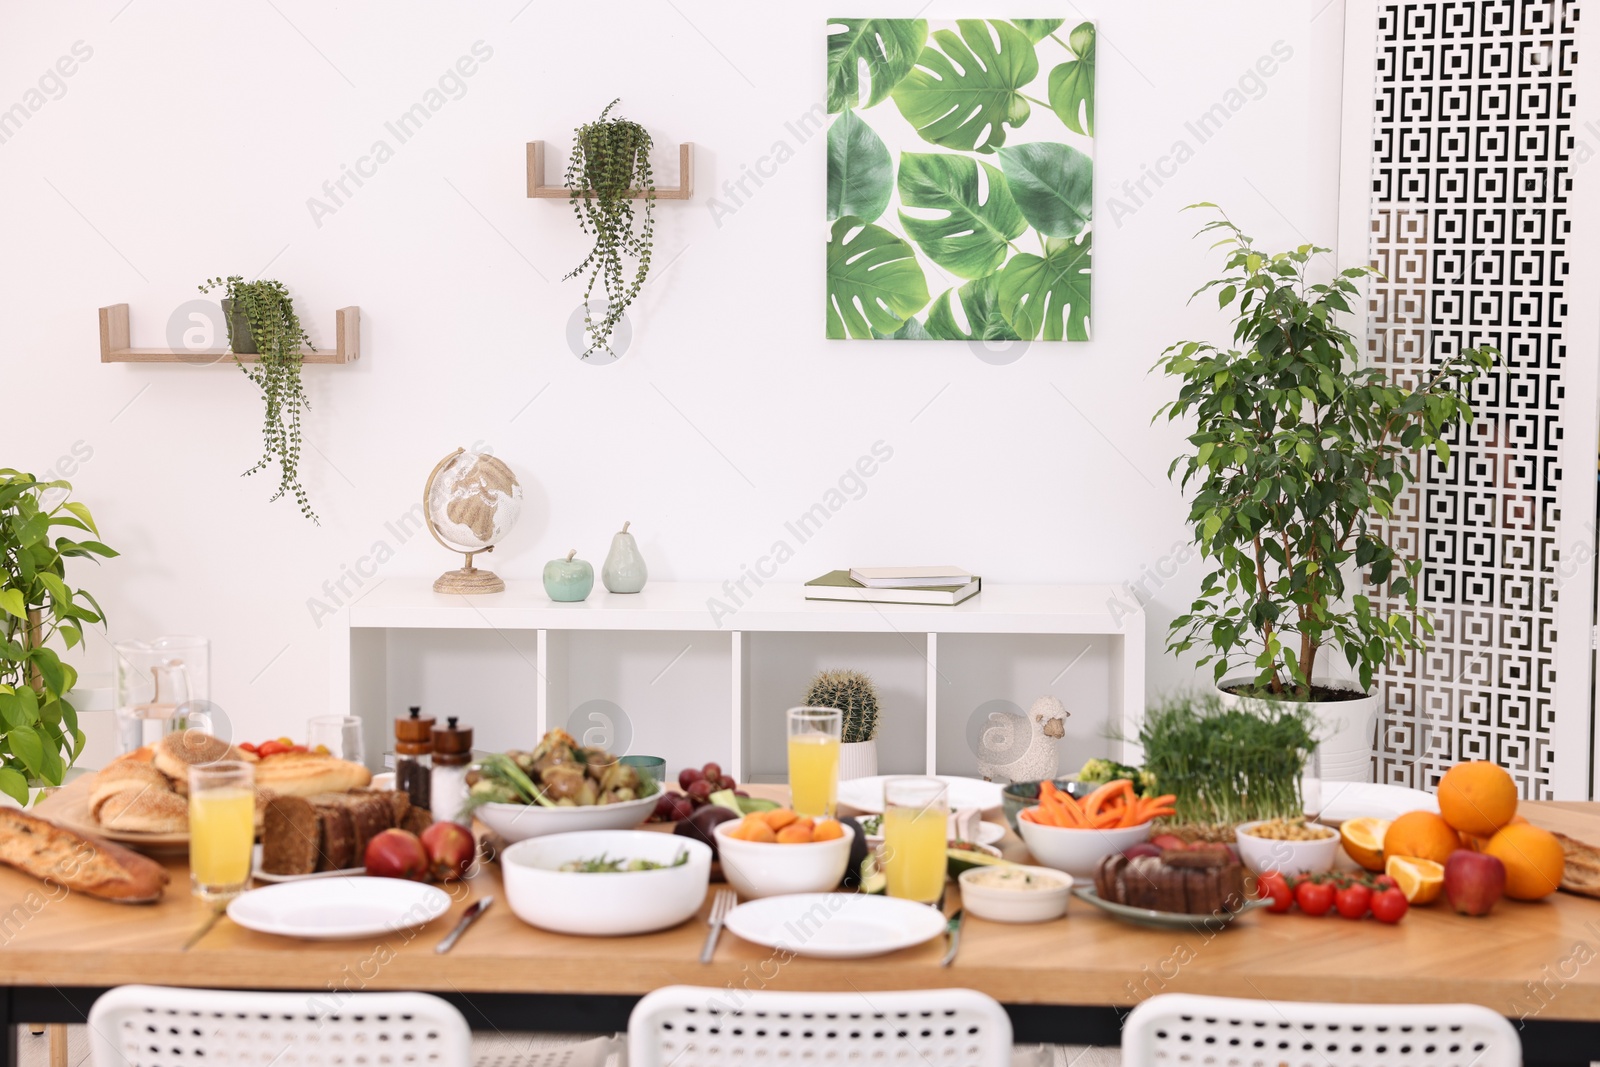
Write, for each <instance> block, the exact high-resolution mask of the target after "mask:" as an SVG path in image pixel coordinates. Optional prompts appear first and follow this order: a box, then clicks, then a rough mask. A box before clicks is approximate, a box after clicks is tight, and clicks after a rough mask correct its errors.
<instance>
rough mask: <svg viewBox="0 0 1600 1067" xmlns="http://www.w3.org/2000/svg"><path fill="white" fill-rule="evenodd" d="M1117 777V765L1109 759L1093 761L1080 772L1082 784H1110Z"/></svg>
mask: <svg viewBox="0 0 1600 1067" xmlns="http://www.w3.org/2000/svg"><path fill="white" fill-rule="evenodd" d="M1116 776H1117V765H1116V764H1115V763H1112V762H1111V761H1110V760H1108V759H1099V758H1096V759H1092V760H1089V761H1088V762H1087V763H1085V764H1084V765H1083V769H1082V770H1080V771H1079V772H1078V781H1080V782H1109V781H1111V780H1112V779H1114V778H1116Z"/></svg>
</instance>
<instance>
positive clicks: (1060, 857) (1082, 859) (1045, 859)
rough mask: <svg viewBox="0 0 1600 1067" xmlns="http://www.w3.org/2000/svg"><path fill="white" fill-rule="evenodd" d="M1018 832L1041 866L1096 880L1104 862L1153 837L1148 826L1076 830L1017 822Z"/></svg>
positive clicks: (1030, 809) (1028, 809) (1141, 824)
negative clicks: (1095, 872)
mask: <svg viewBox="0 0 1600 1067" xmlns="http://www.w3.org/2000/svg"><path fill="white" fill-rule="evenodd" d="M1023 810H1025V811H1032V810H1033V809H1032V808H1025V809H1023ZM1017 829H1018V831H1019V832H1020V833H1021V834H1022V843H1023V844H1025V845H1027V846H1028V851H1029V852H1031V853H1032V854H1033V858H1034V859H1036V860H1038V861H1039V864H1040V865H1041V866H1044V867H1054V868H1055V869H1056V870H1058V871H1066V872H1067V873H1068V874H1070V875H1072V876H1073V877H1074V878H1093V877H1094V869H1095V867H1096V866H1097V865H1098V864H1099V863H1100V861H1101V860H1103V859H1105V858H1106V857H1107V856H1109V855H1111V854H1112V853H1113V852H1121V851H1122V850H1123V849H1125V848H1127V847H1128V846H1129V845H1136V844H1138V843H1139V842H1140V841H1145V840H1148V839H1149V837H1150V824H1149V823H1148V822H1143V823H1140V824H1139V825H1138V826H1127V827H1120V828H1117V829H1107V830H1076V829H1067V828H1065V827H1060V826H1045V825H1044V824H1042V823H1036V822H1029V821H1028V820H1027V819H1018V820H1017Z"/></svg>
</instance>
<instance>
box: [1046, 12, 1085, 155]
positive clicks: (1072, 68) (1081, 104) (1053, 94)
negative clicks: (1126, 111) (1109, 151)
mask: <svg viewBox="0 0 1600 1067" xmlns="http://www.w3.org/2000/svg"><path fill="white" fill-rule="evenodd" d="M1071 44H1072V54H1073V57H1074V58H1072V59H1069V60H1067V61H1066V62H1065V63H1058V64H1056V66H1055V67H1054V68H1053V69H1052V70H1051V71H1050V83H1049V84H1050V92H1049V98H1050V110H1052V111H1054V112H1055V113H1056V115H1057V116H1058V117H1060V119H1061V121H1062V122H1064V123H1066V126H1067V129H1069V130H1071V131H1072V132H1073V133H1082V134H1087V135H1088V136H1090V137H1093V136H1094V23H1092V22H1084V23H1081V24H1079V26H1078V27H1077V29H1075V30H1073V31H1072V37H1071Z"/></svg>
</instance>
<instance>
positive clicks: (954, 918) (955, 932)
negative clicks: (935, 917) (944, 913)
mask: <svg viewBox="0 0 1600 1067" xmlns="http://www.w3.org/2000/svg"><path fill="white" fill-rule="evenodd" d="M964 914H965V909H962V908H957V909H956V910H955V912H954V913H953V914H952V915H951V916H950V920H949V921H948V922H946V923H945V924H944V936H945V938H946V945H947V946H948V947H946V948H945V950H944V959H942V960H940V961H939V966H941V967H948V966H950V965H951V964H952V963H954V962H955V961H956V950H957V949H959V948H960V947H961V919H962V917H963V915H964Z"/></svg>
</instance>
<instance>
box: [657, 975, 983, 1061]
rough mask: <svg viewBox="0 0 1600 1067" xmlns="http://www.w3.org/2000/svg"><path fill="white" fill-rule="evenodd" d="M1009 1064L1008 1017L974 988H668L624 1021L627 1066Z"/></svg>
mask: <svg viewBox="0 0 1600 1067" xmlns="http://www.w3.org/2000/svg"><path fill="white" fill-rule="evenodd" d="M780 1062H781V1063H791V1062H803V1063H806V1064H808V1065H809V1064H816V1065H821V1064H845V1063H849V1064H861V1063H872V1064H881V1065H885V1067H887V1065H892V1064H905V1065H908V1067H911V1065H914V1067H1008V1065H1009V1064H1010V1062H1011V1019H1010V1017H1009V1016H1007V1015H1006V1013H1005V1009H1004V1008H1002V1007H1000V1005H999V1004H998V1003H996V1002H995V1001H994V1000H993V999H992V998H990V997H988V996H985V995H984V994H982V993H978V992H975V991H974V990H971V989H924V990H917V991H915V992H897V993H876V992H873V993H860V992H848V993H844V992H837V993H781V992H773V991H768V990H761V991H753V992H752V991H746V990H742V989H730V988H705V987H701V986H667V987H665V988H663V989H658V990H656V991H655V992H653V993H650V994H647V995H646V996H645V997H644V999H642V1000H640V1001H639V1003H638V1004H637V1005H635V1006H634V1009H633V1014H632V1015H631V1016H630V1017H629V1019H628V1067H668V1065H669V1064H676V1065H678V1067H686V1065H693V1067H730V1065H735V1064H737V1065H739V1067H754V1065H758V1064H776V1063H780Z"/></svg>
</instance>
